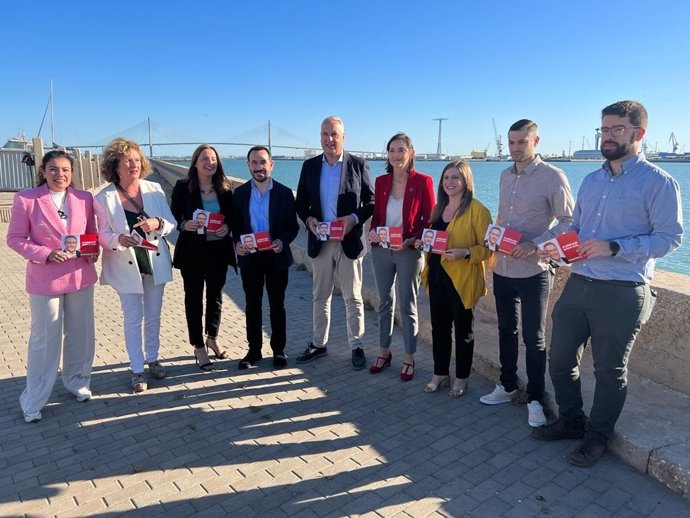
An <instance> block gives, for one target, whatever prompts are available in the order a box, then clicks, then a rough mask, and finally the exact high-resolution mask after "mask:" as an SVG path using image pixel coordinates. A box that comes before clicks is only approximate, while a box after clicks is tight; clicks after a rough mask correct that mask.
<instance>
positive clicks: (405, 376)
mask: <svg viewBox="0 0 690 518" xmlns="http://www.w3.org/2000/svg"><path fill="white" fill-rule="evenodd" d="M412 378H414V361H413V362H412V363H407V362H403V370H402V372H401V373H400V379H401V380H402V381H410V380H411V379H412Z"/></svg>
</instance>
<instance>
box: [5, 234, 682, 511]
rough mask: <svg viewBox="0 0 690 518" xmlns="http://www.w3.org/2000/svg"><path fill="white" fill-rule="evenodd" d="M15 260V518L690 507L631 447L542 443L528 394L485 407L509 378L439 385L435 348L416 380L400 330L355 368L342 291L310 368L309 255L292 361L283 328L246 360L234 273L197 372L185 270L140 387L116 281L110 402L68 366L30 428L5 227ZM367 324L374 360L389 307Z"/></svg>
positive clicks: (173, 287)
mask: <svg viewBox="0 0 690 518" xmlns="http://www.w3.org/2000/svg"><path fill="white" fill-rule="evenodd" d="M0 232H2V235H3V236H4V235H6V232H7V225H6V224H0ZM0 261H2V264H3V265H4V268H3V280H2V283H3V289H2V297H0V307H1V310H0V354H2V360H3V361H2V364H3V365H4V366H5V367H4V368H3V369H2V372H1V374H0V387H1V389H2V390H0V516H31V517H34V516H36V517H38V516H40V517H43V516H56V517H68V516H99V517H110V516H120V515H127V516H146V517H149V516H156V515H160V514H164V513H165V514H166V515H167V516H195V515H199V516H201V515H203V516H204V517H213V516H241V517H252V516H265V517H287V516H319V517H331V516H332V517H340V516H369V517H389V516H391V517H392V516H399V517H406V516H410V517H426V516H433V517H441V516H443V517H460V516H462V517H475V518H486V517H506V518H508V517H520V518H523V517H530V516H549V517H570V516H577V517H626V518H627V517H630V518H635V517H659V518H661V517H663V518H669V517H687V516H690V502H688V501H687V500H685V499H683V498H682V497H681V496H679V495H677V494H675V493H673V492H671V491H670V490H669V489H667V488H665V487H664V486H662V485H661V484H659V483H657V482H656V481H654V480H652V479H650V478H649V477H646V476H645V475H643V474H641V473H639V472H637V471H635V470H633V469H632V468H631V467H629V466H627V465H626V464H624V463H623V462H621V461H620V460H619V459H617V458H616V457H614V456H613V455H606V456H605V457H604V458H603V459H602V460H601V462H599V464H597V465H596V466H595V467H593V468H591V469H579V468H575V467H572V466H570V465H569V464H568V463H567V462H566V461H565V456H566V454H567V453H568V452H569V451H570V450H571V449H572V448H573V447H574V446H575V444H576V443H575V442H573V441H565V442H555V443H542V442H539V441H535V440H533V439H531V438H530V436H529V427H528V425H527V415H526V409H525V408H524V407H523V406H517V405H513V404H510V405H498V406H493V407H491V406H485V405H482V404H480V403H479V401H478V398H479V396H480V395H482V394H484V393H486V392H488V391H490V390H491V389H492V383H490V382H489V381H488V380H486V379H484V378H482V377H480V376H478V375H475V374H473V376H472V378H471V380H470V389H469V391H468V393H467V394H466V395H465V396H464V397H462V398H459V399H456V400H454V399H450V398H449V397H448V396H447V395H446V393H445V392H443V391H442V392H440V393H436V394H426V393H424V392H423V387H424V384H425V383H426V382H427V381H428V378H430V376H431V373H432V359H431V350H430V347H429V346H428V345H427V344H423V345H420V350H419V351H418V354H417V372H416V376H415V378H414V380H412V381H411V382H409V383H401V382H400V380H399V378H398V370H399V368H400V363H401V358H402V337H401V336H400V333H399V331H398V330H397V329H396V333H395V337H394V340H393V346H392V351H393V355H394V361H393V368H391V369H386V370H384V371H383V372H382V373H380V374H378V375H376V376H374V375H371V374H370V373H369V372H368V371H367V370H363V371H359V372H355V371H353V370H352V368H351V366H350V363H349V361H350V351H349V350H348V346H347V340H346V336H347V333H346V330H345V313H344V306H343V303H342V299H340V298H337V297H335V298H334V301H333V308H332V311H333V321H332V328H331V340H330V344H329V354H328V356H327V357H325V358H322V359H319V360H317V361H315V362H313V363H310V364H306V365H301V366H297V365H296V364H295V363H294V358H295V357H296V356H297V355H298V354H299V353H300V352H302V350H303V348H304V347H305V345H306V343H307V341H308V340H309V338H310V335H311V278H310V276H309V274H308V273H307V272H306V271H300V270H298V269H297V268H293V269H292V270H291V272H290V285H289V288H288V293H287V312H288V326H289V328H288V342H289V343H288V347H287V353H288V355H289V356H290V360H289V361H290V364H289V366H288V368H286V369H284V370H280V371H274V370H273V369H272V365H271V361H270V348H269V346H268V341H267V340H266V342H265V346H264V354H265V355H267V356H269V358H268V359H266V360H264V361H263V362H262V363H261V364H260V366H259V367H258V368H256V369H251V370H246V371H238V370H237V361H238V360H239V359H240V358H242V356H243V355H244V354H245V340H244V315H243V311H242V308H243V305H244V296H243V293H242V289H241V284H240V279H239V277H237V276H236V275H235V274H234V272H230V273H229V274H228V282H227V284H226V289H225V295H224V306H223V323H222V329H221V339H222V343H223V344H224V346H225V347H226V348H227V349H228V351H229V353H230V356H231V359H230V360H227V361H220V362H218V365H219V367H220V370H218V371H216V372H214V373H212V374H205V373H202V372H200V371H199V369H198V368H196V366H195V364H194V360H193V357H192V354H191V349H190V347H189V345H188V344H187V332H186V326H185V321H184V313H183V290H182V282H181V279H180V275H179V272H177V271H176V272H175V280H174V282H172V283H170V284H169V285H168V286H167V288H166V295H165V302H164V309H163V314H162V332H161V335H162V346H161V355H162V359H163V363H164V365H165V366H166V368H167V369H168V373H169V374H168V377H167V378H166V379H164V380H161V381H156V380H153V381H152V382H151V384H150V389H149V390H148V391H147V392H145V393H143V394H140V395H134V394H132V393H131V390H130V387H129V375H128V372H127V369H128V364H127V356H126V352H125V349H124V345H123V336H122V322H121V320H122V318H121V313H120V307H119V300H118V298H117V296H116V294H115V292H114V291H113V290H112V289H111V288H110V287H107V286H98V287H97V289H96V318H97V323H96V330H97V350H96V359H95V364H94V373H93V380H92V389H93V393H94V397H93V399H92V400H91V401H88V402H86V403H78V402H77V401H75V399H74V397H73V396H72V395H71V394H69V393H68V392H67V391H66V390H65V389H64V387H62V385H61V382H60V381H59V379H58V382H57V384H56V386H55V390H54V392H53V395H52V397H51V399H50V402H49V404H48V405H47V406H46V408H45V409H44V410H43V420H42V421H41V422H39V423H35V424H26V423H24V421H23V419H22V414H21V411H20V408H19V403H18V397H19V394H20V392H21V391H22V389H23V388H24V383H25V357H26V354H25V353H26V343H27V338H28V331H29V319H30V315H29V309H28V298H27V296H26V294H25V291H24V268H25V265H24V261H23V259H21V258H20V257H19V256H18V255H17V254H15V253H14V252H12V251H11V250H10V249H9V248H8V247H7V246H6V244H5V242H4V239H3V242H2V245H0ZM265 320H266V321H268V318H267V316H266V317H265ZM366 326H367V334H366V342H367V343H368V345H369V347H368V349H367V351H366V352H367V355H368V358H369V360H373V358H374V356H375V354H376V348H375V347H374V346H375V345H376V344H375V343H374V337H375V336H376V332H375V329H376V318H375V314H374V312H372V311H367V314H366Z"/></svg>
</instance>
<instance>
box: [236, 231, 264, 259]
mask: <svg viewBox="0 0 690 518" xmlns="http://www.w3.org/2000/svg"><path fill="white" fill-rule="evenodd" d="M240 242H241V243H242V244H243V245H244V250H245V251H246V252H247V253H249V254H253V253H255V252H263V251H264V250H270V249H271V236H270V235H269V233H268V232H266V231H263V232H254V233H253V234H242V235H241V236H240Z"/></svg>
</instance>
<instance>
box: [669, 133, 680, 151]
mask: <svg viewBox="0 0 690 518" xmlns="http://www.w3.org/2000/svg"><path fill="white" fill-rule="evenodd" d="M668 141H669V142H670V143H671V146H673V154H674V155H675V154H676V153H677V152H678V140H676V135H675V134H674V133H673V132H671V137H670V138H669V139H668Z"/></svg>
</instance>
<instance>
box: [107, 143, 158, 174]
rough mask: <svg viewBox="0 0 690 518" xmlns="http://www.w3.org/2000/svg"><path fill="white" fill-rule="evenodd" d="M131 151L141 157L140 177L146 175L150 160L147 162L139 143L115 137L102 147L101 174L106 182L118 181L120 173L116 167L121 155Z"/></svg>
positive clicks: (149, 168)
mask: <svg viewBox="0 0 690 518" xmlns="http://www.w3.org/2000/svg"><path fill="white" fill-rule="evenodd" d="M132 151H136V152H137V153H139V157H140V158H141V178H145V177H146V176H148V174H149V173H150V172H151V162H149V159H148V158H146V155H144V153H142V152H141V148H140V147H139V144H137V143H136V142H134V141H133V140H128V139H125V138H116V139H113V140H111V141H110V142H109V143H108V145H107V146H105V148H104V149H103V155H102V160H101V176H102V177H103V179H104V180H105V181H106V182H111V183H114V184H119V183H120V175H119V174H118V172H117V168H118V166H119V165H120V160H121V159H122V157H123V156H125V155H128V154H129V153H131V152H132Z"/></svg>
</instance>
